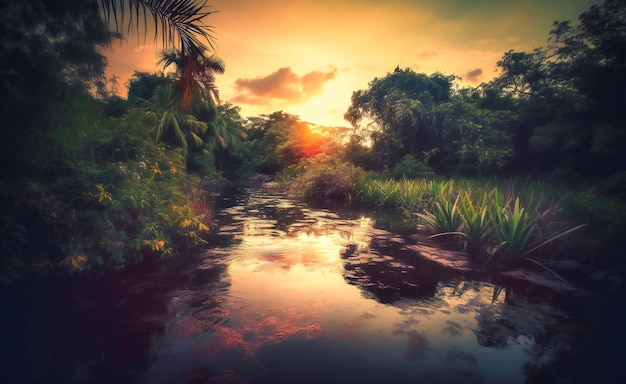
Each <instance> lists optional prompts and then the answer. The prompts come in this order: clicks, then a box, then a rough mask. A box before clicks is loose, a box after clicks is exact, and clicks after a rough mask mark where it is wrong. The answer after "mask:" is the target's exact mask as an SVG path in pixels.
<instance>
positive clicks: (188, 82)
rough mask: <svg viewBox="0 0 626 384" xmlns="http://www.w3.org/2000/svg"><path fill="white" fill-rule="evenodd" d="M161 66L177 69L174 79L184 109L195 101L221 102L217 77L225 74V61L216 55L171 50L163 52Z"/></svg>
mask: <svg viewBox="0 0 626 384" xmlns="http://www.w3.org/2000/svg"><path fill="white" fill-rule="evenodd" d="M192 55H196V56H195V57H194V56H192ZM159 64H162V65H163V67H164V68H167V67H169V66H170V65H174V66H175V67H176V72H175V74H174V79H175V80H176V84H177V90H178V93H179V95H180V97H181V101H182V105H183V106H184V107H186V108H188V107H189V106H190V104H191V102H192V100H194V99H203V100H206V101H207V102H210V103H213V104H217V103H218V102H219V92H218V90H217V87H216V85H215V75H216V74H222V73H224V70H225V67H224V61H223V60H222V59H220V58H219V57H217V56H216V55H210V56H208V55H206V54H204V53H203V54H197V53H188V54H185V53H183V51H181V50H175V49H170V50H165V51H163V52H162V54H161V59H160V60H159Z"/></svg>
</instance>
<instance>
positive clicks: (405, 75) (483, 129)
mask: <svg viewBox="0 0 626 384" xmlns="http://www.w3.org/2000/svg"><path fill="white" fill-rule="evenodd" d="M454 81H455V78H454V77H453V76H445V75H442V74H439V73H435V74H433V75H426V74H419V73H415V72H414V71H412V70H411V69H405V70H401V69H399V68H396V69H395V70H394V72H393V73H388V74H387V76H385V77H384V78H382V79H378V78H376V79H374V80H373V81H371V82H370V84H369V89H367V90H361V91H357V92H354V94H353V95H352V104H351V105H350V107H349V109H348V111H347V112H346V114H345V117H346V119H348V120H349V121H350V122H351V123H352V124H353V126H354V127H355V129H358V128H359V123H360V122H361V121H362V120H371V121H372V122H373V123H374V124H375V125H376V127H377V128H378V129H376V130H374V131H373V132H372V133H371V134H370V137H371V140H372V143H373V145H372V150H371V152H372V153H373V155H374V157H375V159H376V160H377V163H378V167H379V168H387V169H393V168H394V167H395V166H396V164H397V163H398V162H399V161H400V160H401V159H402V158H403V157H404V156H406V155H411V156H412V157H413V158H414V159H416V160H419V161H421V162H423V163H425V164H426V165H428V166H430V167H432V168H433V169H435V170H436V171H439V172H445V173H463V174H482V173H485V172H490V173H491V172H495V171H497V170H499V169H501V168H502V167H503V166H504V164H505V163H506V161H507V160H508V158H509V157H510V138H509V133H508V124H509V121H510V119H511V117H512V116H511V115H510V114H507V113H501V112H499V111H492V110H490V109H484V108H480V107H479V106H478V105H479V104H478V103H480V101H481V100H482V97H481V96H480V95H478V94H476V95H473V96H472V95H471V92H469V91H467V90H465V91H463V92H460V91H455V90H454V88H455V87H454Z"/></svg>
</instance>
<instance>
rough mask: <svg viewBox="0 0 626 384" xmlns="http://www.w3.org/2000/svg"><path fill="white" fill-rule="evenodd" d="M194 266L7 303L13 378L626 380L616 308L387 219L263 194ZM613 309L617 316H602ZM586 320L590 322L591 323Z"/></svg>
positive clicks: (236, 214) (230, 214)
mask: <svg viewBox="0 0 626 384" xmlns="http://www.w3.org/2000/svg"><path fill="white" fill-rule="evenodd" d="M228 196H229V197H226V198H219V197H216V202H215V207H214V209H215V211H216V220H217V222H218V223H219V227H220V231H219V233H217V234H216V236H215V239H214V240H213V242H212V246H211V247H210V249H208V250H207V251H206V252H204V253H202V254H200V255H197V256H196V257H192V258H189V259H186V260H184V261H181V262H179V265H178V267H177V268H170V269H167V270H164V269H163V268H158V266H142V267H141V268H139V269H135V270H129V271H125V272H122V273H119V274H112V275H107V276H104V277H102V278H99V279H93V280H92V281H91V282H90V283H89V284H81V283H78V282H68V283H67V284H65V285H63V286H62V287H58V285H59V284H58V283H57V284H56V285H55V287H57V288H55V289H49V287H32V288H29V289H26V288H23V287H22V288H20V287H12V288H10V289H7V290H6V291H5V292H3V296H2V297H3V300H2V311H3V312H2V317H3V324H2V329H3V334H2V338H3V340H5V343H4V344H3V347H2V361H3V366H4V367H5V368H6V369H4V370H3V373H2V376H0V379H2V380H1V381H2V382H63V383H113V382H122V383H123V382H128V383H415V382H424V383H525V382H528V383H533V382H557V383H558V382H563V383H570V382H615V381H613V380H615V378H616V377H622V378H623V377H626V375H624V368H623V365H622V363H624V362H626V361H625V360H624V354H623V352H621V350H622V346H623V340H624V338H623V335H622V334H617V333H614V332H615V331H614V330H615V329H619V330H621V329H622V328H621V327H622V325H621V324H622V323H621V321H622V320H623V319H624V317H623V314H622V312H621V309H619V306H616V305H615V303H613V304H612V306H610V308H614V309H615V308H617V309H615V310H612V311H609V314H608V315H607V316H611V317H610V318H609V319H608V320H606V319H605V320H601V321H600V322H598V321H597V319H598V318H597V317H594V316H600V318H601V316H603V315H600V313H599V312H596V313H594V315H593V316H590V314H589V311H588V309H589V307H584V308H582V309H581V305H582V304H581V303H585V304H584V305H586V306H588V305H593V304H594V303H595V304H596V305H597V307H598V308H602V310H603V311H605V312H606V310H605V308H604V305H605V303H606V301H605V300H604V299H607V297H603V298H602V299H603V300H600V299H598V298H597V297H595V298H594V297H591V296H584V297H581V296H579V295H578V296H577V295H576V294H573V293H559V292H555V291H552V290H550V289H545V288H542V287H540V286H534V285H532V284H529V283H521V282H515V281H507V280H504V279H502V278H497V277H495V276H490V275H487V274H485V273H482V272H473V271H457V270H453V269H449V268H446V267H443V266H440V265H439V264H436V263H434V262H432V261H429V260H426V259H424V258H421V257H420V256H419V255H416V254H415V253H414V252H411V251H410V250H409V249H407V244H410V243H411V239H410V238H406V237H404V236H401V235H399V234H396V233H392V232H388V231H386V230H384V229H381V228H378V225H377V216H376V214H374V213H371V212H354V211H342V210H338V209H333V210H332V211H331V210H328V209H324V208H323V207H322V208H319V207H318V208H314V207H310V206H307V205H305V204H304V203H302V202H298V201H295V200H290V199H288V198H286V197H284V196H282V195H279V194H272V193H271V192H269V191H265V190H262V189H259V188H251V189H243V190H239V191H238V192H236V193H233V194H230V195H228ZM600 303H601V305H602V307H601V306H600ZM585 314H586V316H587V317H585Z"/></svg>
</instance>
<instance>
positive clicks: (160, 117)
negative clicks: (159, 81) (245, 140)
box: [145, 84, 207, 158]
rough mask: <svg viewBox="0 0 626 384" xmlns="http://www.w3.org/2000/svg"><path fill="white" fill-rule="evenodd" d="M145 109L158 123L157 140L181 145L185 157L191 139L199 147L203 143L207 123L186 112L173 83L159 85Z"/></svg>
mask: <svg viewBox="0 0 626 384" xmlns="http://www.w3.org/2000/svg"><path fill="white" fill-rule="evenodd" d="M145 110H146V112H147V113H148V115H149V116H150V117H151V118H153V120H154V121H155V123H156V141H157V142H158V141H164V142H166V143H168V144H173V145H180V146H181V147H182V148H183V156H184V157H185V158H186V157H187V154H188V153H189V141H191V142H192V143H193V145H195V146H197V147H199V146H201V145H202V143H203V140H202V138H201V134H202V133H204V132H205V131H206V129H207V123H206V122H203V121H199V120H198V119H196V117H195V116H193V115H190V114H188V113H185V112H184V109H183V108H182V107H181V106H180V101H179V98H178V97H177V96H176V94H175V90H174V86H173V85H170V84H166V85H160V86H158V87H157V88H156V90H155V92H154V95H153V96H152V97H151V98H150V100H149V101H148V103H147V105H146V107H145Z"/></svg>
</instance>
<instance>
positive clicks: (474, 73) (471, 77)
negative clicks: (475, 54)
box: [461, 68, 483, 83]
mask: <svg viewBox="0 0 626 384" xmlns="http://www.w3.org/2000/svg"><path fill="white" fill-rule="evenodd" d="M482 74H483V70H482V68H476V69H474V70H471V71H469V72H467V73H466V74H465V75H463V76H461V78H462V79H463V80H466V81H469V82H471V83H476V82H477V81H478V80H479V78H480V75H482Z"/></svg>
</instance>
